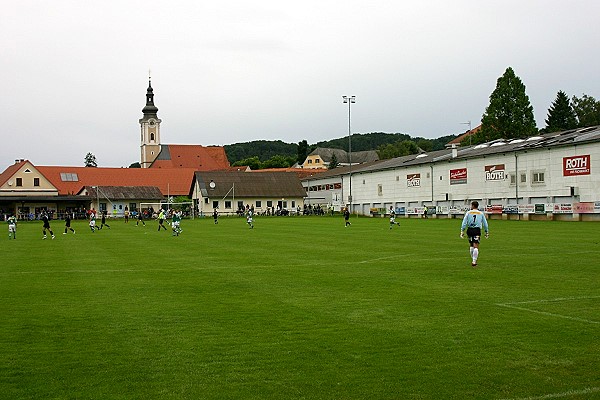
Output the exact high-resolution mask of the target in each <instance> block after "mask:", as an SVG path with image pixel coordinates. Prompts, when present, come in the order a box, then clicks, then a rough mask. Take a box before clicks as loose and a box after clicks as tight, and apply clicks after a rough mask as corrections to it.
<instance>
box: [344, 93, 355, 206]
mask: <svg viewBox="0 0 600 400" xmlns="http://www.w3.org/2000/svg"><path fill="white" fill-rule="evenodd" d="M342 99H344V104H345V103H348V164H350V165H349V178H350V179H349V189H350V190H349V194H348V203H349V206H350V209H349V211H350V214H352V128H351V125H350V121H351V119H350V106H351V105H352V103H356V96H342Z"/></svg>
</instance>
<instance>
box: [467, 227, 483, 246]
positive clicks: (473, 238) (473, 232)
mask: <svg viewBox="0 0 600 400" xmlns="http://www.w3.org/2000/svg"><path fill="white" fill-rule="evenodd" d="M467 237H468V238H469V244H474V243H479V240H480V239H481V228H467Z"/></svg>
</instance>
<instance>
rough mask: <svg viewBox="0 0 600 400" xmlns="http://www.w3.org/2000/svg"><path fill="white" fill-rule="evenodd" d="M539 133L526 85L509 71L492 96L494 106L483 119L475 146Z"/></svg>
mask: <svg viewBox="0 0 600 400" xmlns="http://www.w3.org/2000/svg"><path fill="white" fill-rule="evenodd" d="M537 131H538V130H537V127H536V125H535V119H534V117H533V107H532V106H531V103H530V102H529V97H528V96H527V94H526V93H525V85H524V84H523V82H521V79H520V78H519V77H518V76H516V75H515V72H514V71H513V69H512V68H511V67H508V68H506V71H505V72H504V75H502V76H501V77H500V78H498V80H497V82H496V89H494V91H493V92H492V94H491V95H490V104H489V105H488V106H487V108H486V110H485V113H484V114H483V117H482V119H481V130H480V131H479V132H478V134H476V135H474V137H473V139H474V143H475V142H477V143H481V142H487V141H490V140H495V139H516V138H526V137H529V136H533V135H535V134H536V133H537Z"/></svg>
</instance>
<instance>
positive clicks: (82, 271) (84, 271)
mask: <svg viewBox="0 0 600 400" xmlns="http://www.w3.org/2000/svg"><path fill="white" fill-rule="evenodd" d="M406 257H414V254H395V255H393V256H388V257H379V258H372V259H368V260H362V261H350V262H348V264H368V263H372V262H376V261H383V260H391V259H395V258H406ZM446 259H452V257H438V258H436V260H446ZM322 265H323V263H322V262H321V261H315V262H312V263H303V264H299V266H302V267H306V266H309V267H310V266H317V267H320V266H322ZM272 267H273V265H238V266H236V267H231V266H227V267H215V266H210V267H189V268H123V269H69V270H62V271H60V270H58V271H54V270H40V271H5V272H0V276H3V275H5V276H6V275H42V274H103V273H104V274H105V273H126V272H130V273H136V272H187V271H203V270H207V269H248V268H272ZM289 267H294V265H291V264H290V265H289Z"/></svg>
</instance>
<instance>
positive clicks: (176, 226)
mask: <svg viewBox="0 0 600 400" xmlns="http://www.w3.org/2000/svg"><path fill="white" fill-rule="evenodd" d="M180 224H181V211H178V212H175V213H173V218H172V219H171V228H172V229H173V236H179V234H180V233H181V231H182V229H181V227H180Z"/></svg>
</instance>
